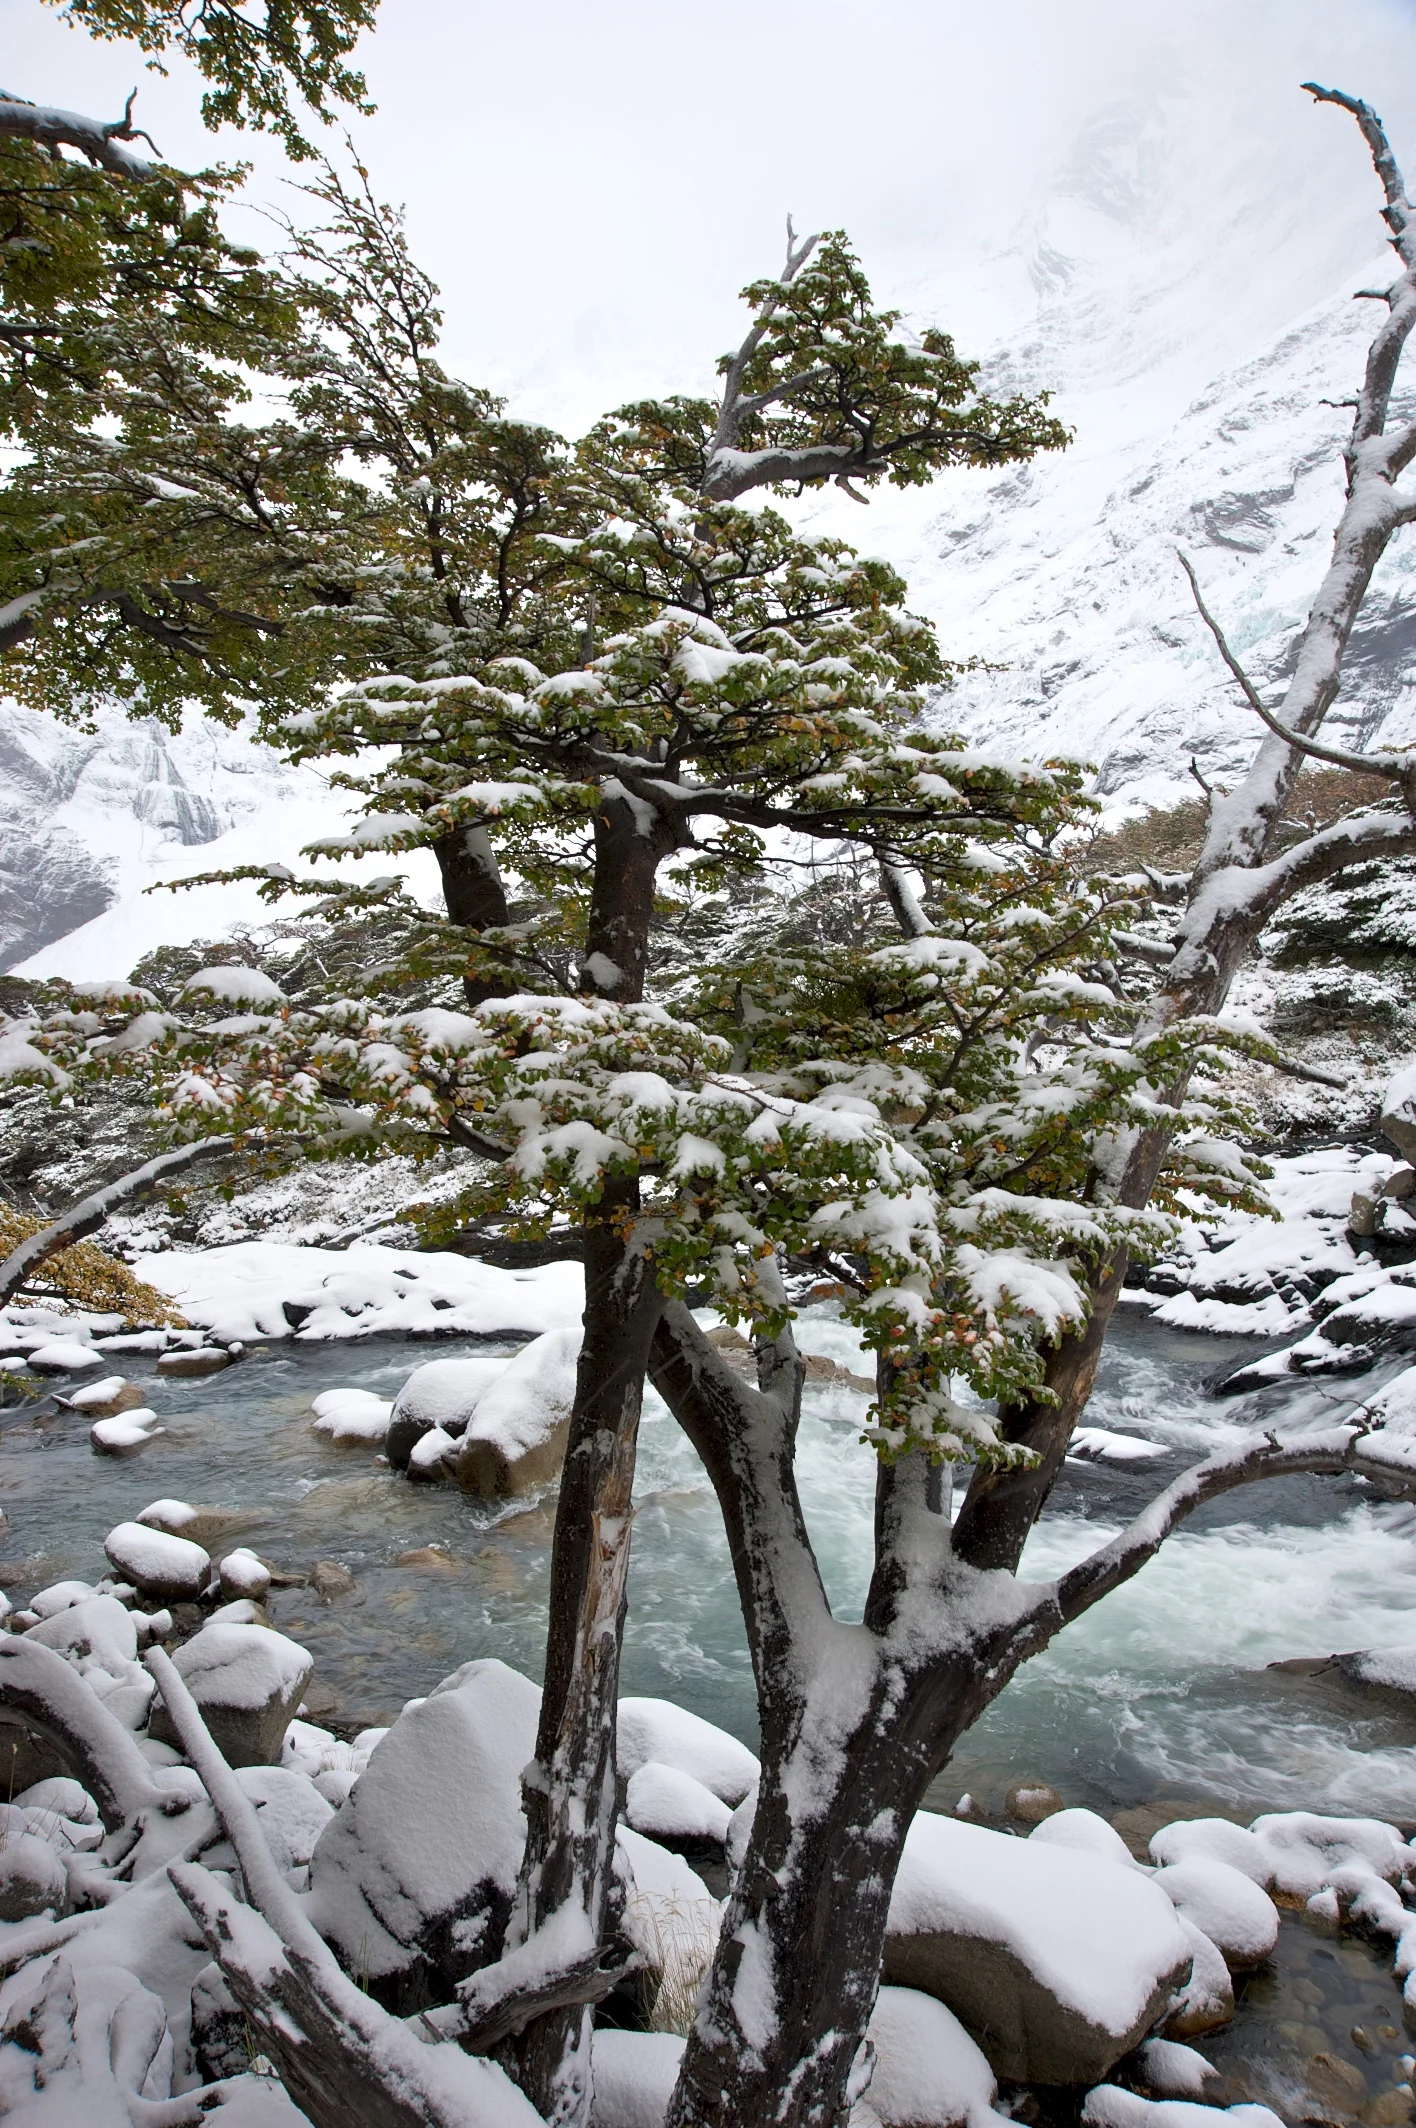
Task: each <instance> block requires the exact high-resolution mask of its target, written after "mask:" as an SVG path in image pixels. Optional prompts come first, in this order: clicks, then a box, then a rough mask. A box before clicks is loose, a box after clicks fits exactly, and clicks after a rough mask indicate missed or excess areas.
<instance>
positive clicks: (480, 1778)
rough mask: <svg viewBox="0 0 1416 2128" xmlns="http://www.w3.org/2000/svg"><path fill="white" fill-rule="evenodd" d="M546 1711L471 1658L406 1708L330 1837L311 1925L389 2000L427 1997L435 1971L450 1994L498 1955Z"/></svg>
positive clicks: (494, 1668)
mask: <svg viewBox="0 0 1416 2128" xmlns="http://www.w3.org/2000/svg"><path fill="white" fill-rule="evenodd" d="M540 1706H541V1695H540V1692H539V1691H538V1690H537V1688H536V1686H535V1685H533V1684H532V1683H530V1681H529V1680H528V1679H527V1678H524V1677H522V1676H520V1675H519V1674H518V1673H517V1672H516V1671H515V1670H511V1669H508V1667H507V1665H506V1664H505V1663H501V1662H496V1661H490V1660H489V1661H482V1662H470V1663H464V1664H463V1666H462V1668H461V1669H460V1670H454V1671H453V1673H452V1675H451V1677H447V1678H444V1680H443V1682H442V1683H441V1684H440V1685H438V1686H436V1687H435V1689H434V1690H433V1691H432V1692H430V1693H429V1695H428V1697H427V1698H426V1699H424V1700H418V1701H416V1702H415V1703H414V1704H413V1705H411V1706H409V1707H407V1708H405V1710H404V1712H403V1713H402V1714H401V1715H400V1716H399V1718H398V1720H397V1721H396V1722H395V1723H394V1724H393V1727H392V1728H391V1729H390V1730H389V1731H388V1733H387V1735H386V1736H385V1737H384V1738H383V1739H382V1741H381V1742H380V1743H379V1744H378V1745H377V1747H376V1748H375V1750H374V1752H373V1754H372V1756H371V1757H370V1759H369V1761H368V1765H367V1767H366V1768H365V1770H364V1772H363V1773H362V1774H361V1775H360V1777H359V1780H358V1783H357V1785H356V1786H355V1787H354V1789H353V1790H352V1792H351V1793H350V1796H349V1800H348V1802H347V1803H346V1804H345V1805H344V1808H343V1809H342V1810H341V1811H340V1812H339V1813H338V1815H337V1816H336V1817H335V1818H334V1819H333V1820H332V1822H331V1823H330V1825H329V1826H328V1828H327V1829H326V1831H325V1832H324V1833H323V1834H322V1835H321V1837H320V1840H319V1843H318V1845H317V1846H316V1848H315V1852H314V1855H313V1857H312V1859H311V1864H310V1905H309V1912H310V1918H311V1920H312V1921H313V1922H314V1924H315V1926H316V1928H318V1929H319V1931H320V1933H321V1934H322V1935H323V1936H325V1937H326V1938H327V1939H328V1940H329V1941H330V1942H331V1943H332V1944H333V1945H334V1947H335V1949H336V1950H337V1951H338V1952H339V1953H340V1955H341V1957H343V1958H344V1959H345V1960H346V1962H347V1963H348V1965H349V1967H350V1969H351V1970H354V1969H356V1968H357V1969H358V1970H359V1971H360V1972H361V1973H367V1975H368V1979H369V1983H370V1985H371V1987H372V1988H373V1989H374V1991H375V1992H376V1993H377V1994H379V1995H380V1996H381V1997H382V1998H384V1999H386V2000H391V2001H392V2002H394V2003H395V2004H396V2003H397V2002H398V2001H399V2000H401V1999H403V1996H404V1994H405V1993H406V1994H407V1995H408V1997H409V1999H410V2000H412V1999H415V1998H416V1999H417V2000H419V2001H422V2000H426V1999H427V1998H426V1995H424V1994H421V1993H420V1992H419V1990H420V1988H422V1987H424V1986H426V1980H427V1975H428V1973H429V1970H430V1969H431V1971H432V1972H433V1973H434V1974H435V1975H436V1976H438V1980H439V1984H440V1985H443V1986H447V1985H449V1984H451V1983H452V1982H455V1981H456V1980H457V1979H459V1978H461V1977H462V1976H463V1975H464V1974H466V1973H468V1972H471V1971H472V1970H473V1969H474V1968H475V1967H477V1966H480V1965H484V1964H486V1963H487V1962H488V1960H489V1959H491V1958H494V1957H495V1956H496V1954H497V1951H498V1949H499V1947H500V1944H501V1939H502V1935H503V1933H504V1931H505V1928H506V1921H507V1916H508V1914H509V1913H510V1911H511V1900H512V1894H513V1892H514V1891H515V1889H516V1875H517V1871H518V1869H519V1868H520V1865H521V1854H522V1849H523V1848H524V1846H525V1844H526V1820H525V1817H524V1815H523V1812H522V1808H521V1773H522V1768H523V1767H524V1766H525V1765H526V1764H527V1763H528V1761H529V1760H530V1759H531V1758H532V1757H533V1756H534V1755H535V1748H536V1724H537V1721H538V1719H539V1717H540ZM433 1999H434V2000H437V1999H438V1997H437V1996H436V1994H435V1995H434V1998H433Z"/></svg>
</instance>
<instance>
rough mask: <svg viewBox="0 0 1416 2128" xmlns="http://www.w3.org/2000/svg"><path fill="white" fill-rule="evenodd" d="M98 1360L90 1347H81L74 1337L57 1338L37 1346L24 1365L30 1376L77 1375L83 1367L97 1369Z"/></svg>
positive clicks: (99, 1356) (98, 1356)
mask: <svg viewBox="0 0 1416 2128" xmlns="http://www.w3.org/2000/svg"><path fill="white" fill-rule="evenodd" d="M100 1359H101V1354H99V1353H97V1352H95V1351H94V1349H93V1347H92V1345H81V1344H80V1343H79V1341H78V1339H77V1338H74V1337H57V1338H53V1339H51V1341H50V1342H49V1343H48V1344H45V1345H37V1346H36V1347H35V1349H34V1351H33V1352H31V1353H30V1354H29V1356H28V1357H27V1359H26V1361H25V1365H26V1366H27V1367H28V1368H29V1369H30V1371H31V1373H32V1374H78V1373H81V1372H82V1370H83V1369H84V1368H85V1367H97V1366H98V1365H99V1362H100Z"/></svg>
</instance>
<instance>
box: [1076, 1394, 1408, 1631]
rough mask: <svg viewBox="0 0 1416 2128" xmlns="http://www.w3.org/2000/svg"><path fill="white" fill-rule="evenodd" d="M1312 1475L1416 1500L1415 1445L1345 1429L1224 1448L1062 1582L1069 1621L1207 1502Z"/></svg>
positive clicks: (1138, 1566) (1267, 1437)
mask: <svg viewBox="0 0 1416 2128" xmlns="http://www.w3.org/2000/svg"><path fill="white" fill-rule="evenodd" d="M1306 1471H1316V1472H1326V1473H1328V1474H1341V1473H1347V1474H1349V1475H1351V1476H1354V1477H1367V1478H1377V1479H1379V1480H1381V1481H1382V1482H1383V1483H1384V1484H1385V1485H1388V1486H1390V1484H1391V1482H1392V1480H1393V1479H1396V1480H1398V1481H1400V1482H1401V1483H1402V1484H1403V1485H1404V1486H1405V1487H1406V1488H1407V1489H1408V1490H1409V1492H1410V1493H1411V1494H1412V1495H1413V1496H1416V1441H1412V1440H1410V1439H1408V1438H1406V1437H1404V1436H1402V1437H1399V1438H1393V1439H1390V1440H1389V1439H1387V1438H1386V1436H1385V1435H1383V1434H1381V1433H1380V1432H1367V1431H1365V1430H1364V1429H1363V1428H1361V1427H1358V1426H1339V1427H1335V1428H1333V1429H1332V1430H1331V1431H1328V1432H1325V1433H1315V1434H1307V1435H1301V1436H1299V1437H1297V1438H1296V1439H1291V1440H1282V1439H1280V1438H1279V1436H1278V1435H1277V1434H1276V1433H1266V1434H1265V1435H1264V1436H1263V1438H1262V1439H1261V1440H1259V1441H1257V1442H1250V1443H1245V1444H1243V1445H1241V1446H1240V1447H1237V1448H1230V1449H1222V1450H1221V1451H1220V1452H1219V1454H1218V1455H1213V1456H1211V1457H1209V1459H1208V1460H1207V1461H1206V1462H1204V1463H1197V1464H1196V1465H1195V1467H1194V1469H1193V1470H1188V1471H1186V1472H1185V1473H1184V1475H1183V1476H1182V1477H1179V1478H1177V1479H1176V1480H1175V1482H1174V1484H1173V1485H1169V1486H1167V1487H1166V1489H1165V1491H1164V1492H1163V1493H1160V1494H1158V1495H1157V1496H1156V1498H1155V1499H1154V1500H1152V1501H1151V1503H1150V1505H1149V1507H1147V1508H1145V1509H1144V1510H1143V1511H1142V1512H1141V1513H1140V1514H1139V1515H1137V1516H1136V1518H1135V1520H1134V1521H1133V1522H1131V1523H1130V1524H1128V1526H1127V1527H1126V1528H1125V1529H1124V1530H1122V1531H1121V1532H1120V1534H1119V1535H1118V1536H1116V1537H1113V1538H1112V1540H1111V1542H1110V1543H1109V1544H1104V1545H1102V1546H1101V1547H1100V1549H1099V1550H1098V1551H1095V1552H1093V1553H1092V1554H1091V1556H1090V1557H1089V1558H1087V1559H1084V1560H1082V1562H1081V1564H1080V1565H1079V1566H1074V1567H1073V1568H1072V1569H1071V1571H1070V1573H1066V1574H1064V1575H1063V1576H1062V1577H1061V1579H1060V1580H1059V1581H1058V1583H1057V1585H1056V1587H1057V1605H1058V1609H1059V1611H1060V1612H1061V1616H1062V1620H1063V1622H1064V1623H1066V1622H1070V1620H1072V1619H1074V1618H1078V1617H1080V1616H1081V1614H1082V1612H1083V1611H1087V1610H1090V1608H1091V1606H1092V1605H1093V1604H1094V1603H1098V1602H1100V1600H1101V1598H1102V1597H1103V1596H1106V1595H1108V1594H1109V1593H1110V1592H1111V1590H1112V1589H1114V1588H1119V1587H1120V1585H1121V1584H1122V1582H1125V1581H1129V1580H1130V1579H1131V1577H1132V1575H1133V1574H1136V1573H1138V1572H1139V1571H1140V1569H1141V1568H1142V1567H1143V1566H1144V1565H1145V1563H1146V1561H1147V1560H1148V1559H1151V1558H1153V1557H1154V1555H1155V1554H1156V1552H1158V1551H1159V1549H1160V1547H1161V1545H1162V1544H1163V1543H1164V1542H1165V1540H1166V1538H1167V1537H1168V1536H1170V1534H1171V1533H1172V1531H1173V1530H1175V1529H1176V1528H1177V1527H1178V1525H1179V1524H1180V1523H1181V1522H1183V1521H1184V1520H1185V1518H1186V1517H1187V1516H1188V1515H1192V1514H1193V1513H1194V1512H1195V1509H1196V1508H1197V1507H1203V1506H1204V1505H1205V1503H1206V1501H1209V1500H1217V1499H1219V1498H1220V1496H1221V1495H1222V1494H1224V1493H1227V1492H1232V1491H1233V1490H1234V1488H1235V1487H1236V1486H1239V1485H1252V1484H1253V1483H1255V1481H1256V1480H1258V1479H1260V1478H1286V1477H1292V1476H1294V1475H1296V1474H1297V1473H1300V1472H1306Z"/></svg>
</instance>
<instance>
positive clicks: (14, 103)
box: [0, 89, 158, 178]
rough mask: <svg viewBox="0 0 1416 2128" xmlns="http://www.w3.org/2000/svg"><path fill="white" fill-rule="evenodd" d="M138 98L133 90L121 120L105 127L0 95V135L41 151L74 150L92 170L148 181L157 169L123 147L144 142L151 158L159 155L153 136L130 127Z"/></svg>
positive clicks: (95, 120) (79, 116)
mask: <svg viewBox="0 0 1416 2128" xmlns="http://www.w3.org/2000/svg"><path fill="white" fill-rule="evenodd" d="M137 94H138V92H137V90H136V89H134V90H133V92H132V94H131V95H130V96H129V98H128V101H127V104H126V105H125V107H124V111H123V116H122V117H121V118H117V119H111V120H110V121H109V122H108V124H107V125H105V124H104V123H103V121H102V120H101V119H98V118H85V117H84V116H83V115H82V113H81V112H78V111H61V110H58V109H55V108H53V107H51V106H50V105H47V104H39V103H26V102H25V101H24V100H23V99H22V98H21V97H18V96H6V95H4V94H3V93H0V134H3V135H7V136H8V137H9V138H10V139H11V140H32V141H33V142H34V143H35V145H36V146H37V147H40V148H52V149H59V148H76V149H77V150H78V152H79V153H80V155H86V156H87V157H88V159H89V161H90V162H91V163H92V164H93V165H94V166H95V168H97V169H101V170H111V171H112V172H113V174H114V176H115V177H135V178H144V177H151V176H152V174H153V172H154V170H155V168H156V165H155V164H154V163H150V162H148V161H147V159H146V157H144V156H141V155H135V154H134V153H133V151H132V149H131V148H129V147H127V146H125V143H126V142H127V141H130V140H145V141H146V142H147V144H148V146H149V147H150V148H151V149H152V151H153V154H154V155H156V154H157V152H158V150H157V144H156V142H155V141H154V140H153V138H152V135H151V134H150V133H144V132H143V130H142V129H141V127H139V126H135V125H134V124H133V104H134V102H135V101H136V99H137Z"/></svg>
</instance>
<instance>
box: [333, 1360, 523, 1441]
mask: <svg viewBox="0 0 1416 2128" xmlns="http://www.w3.org/2000/svg"><path fill="white" fill-rule="evenodd" d="M510 1365H511V1361H510V1359H509V1358H507V1356H506V1355H505V1354H501V1355H499V1356H497V1357H495V1358H487V1359H458V1360H427V1361H425V1363H424V1364H423V1365H422V1366H421V1367H415V1368H414V1369H413V1372H412V1373H411V1374H410V1375H409V1377H408V1379H407V1381H406V1382H405V1383H404V1385H403V1387H402V1388H401V1389H400V1390H399V1392H398V1395H397V1396H396V1397H395V1398H394V1400H393V1405H392V1407H391V1409H390V1412H389V1415H388V1420H387V1424H386V1426H385V1429H384V1454H385V1455H386V1456H387V1457H388V1460H389V1462H390V1463H391V1464H392V1465H393V1467H394V1469H395V1470H407V1468H408V1458H409V1457H410V1456H411V1455H412V1453H413V1450H414V1448H415V1447H416V1446H417V1444H418V1442H419V1441H421V1439H422V1438H423V1435H424V1434H425V1433H431V1432H433V1430H434V1429H435V1428H441V1430H442V1431H443V1432H444V1433H446V1434H450V1435H451V1436H452V1437H453V1439H454V1440H455V1439H457V1437H458V1436H459V1435H461V1434H463V1433H465V1432H466V1431H467V1427H468V1425H469V1424H470V1422H471V1419H472V1414H473V1413H474V1412H475V1411H476V1409H477V1406H478V1404H479V1402H480V1401H481V1399H482V1397H483V1396H484V1395H485V1393H486V1391H487V1390H488V1389H490V1388H491V1386H492V1384H493V1382H495V1381H496V1380H497V1378H498V1377H499V1376H500V1375H503V1374H505V1373H506V1370H507V1368H508V1367H509V1366H510ZM348 1393H349V1392H347V1391H340V1392H338V1394H340V1395H341V1396H347V1395H348ZM329 1395H330V1393H327V1394H326V1395H325V1396H322V1397H316V1399H315V1403H314V1407H313V1408H314V1410H315V1412H316V1413H317V1414H319V1415H320V1416H321V1417H323V1415H324V1407H325V1406H326V1405H327V1404H328V1403H329Z"/></svg>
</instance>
